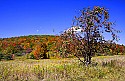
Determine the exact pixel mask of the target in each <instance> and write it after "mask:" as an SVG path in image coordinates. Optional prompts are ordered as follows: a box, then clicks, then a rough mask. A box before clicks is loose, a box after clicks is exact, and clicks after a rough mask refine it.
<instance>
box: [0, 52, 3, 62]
mask: <svg viewBox="0 0 125 81" xmlns="http://www.w3.org/2000/svg"><path fill="white" fill-rule="evenodd" d="M3 57H4V56H3V54H2V53H0V61H1V59H3Z"/></svg>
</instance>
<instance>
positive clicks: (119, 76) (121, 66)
mask: <svg viewBox="0 0 125 81" xmlns="http://www.w3.org/2000/svg"><path fill="white" fill-rule="evenodd" d="M124 76H125V55H115V56H98V57H93V58H92V64H90V65H89V66H85V65H83V64H82V63H80V62H79V60H78V59H77V58H63V59H59V58H58V59H41V60H34V59H26V58H25V57H24V56H22V57H17V58H16V59H15V60H10V61H4V60H3V61H0V81H124V80H125V77H124Z"/></svg>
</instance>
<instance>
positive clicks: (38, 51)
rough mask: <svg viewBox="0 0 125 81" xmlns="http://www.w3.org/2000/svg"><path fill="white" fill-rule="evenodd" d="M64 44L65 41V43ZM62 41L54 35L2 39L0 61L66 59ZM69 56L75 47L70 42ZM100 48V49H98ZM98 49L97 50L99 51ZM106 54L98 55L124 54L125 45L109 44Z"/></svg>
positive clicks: (0, 42) (68, 45)
mask: <svg viewBox="0 0 125 81" xmlns="http://www.w3.org/2000/svg"><path fill="white" fill-rule="evenodd" d="M63 42H64V41H63ZM60 44H62V41H61V39H60V37H59V36H54V35H29V36H20V37H11V38H1V39H0V59H8V60H9V59H14V57H16V56H22V55H27V58H32V59H41V58H50V57H64V55H63V54H62V52H61V49H64V48H63V47H59V46H60ZM66 47H67V50H66V53H67V56H66V57H71V56H72V55H71V53H73V52H74V48H73V47H74V46H73V44H71V43H70V42H68V43H67V44H66ZM98 48H99V47H98ZM98 48H97V49H98ZM104 49H105V50H106V52H103V53H100V50H98V53H97V54H96V55H114V54H116V55H117V54H124V49H125V47H124V45H118V44H115V43H107V45H106V47H105V48H104Z"/></svg>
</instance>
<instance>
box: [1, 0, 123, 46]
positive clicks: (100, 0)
mask: <svg viewBox="0 0 125 81" xmlns="http://www.w3.org/2000/svg"><path fill="white" fill-rule="evenodd" d="M88 6H90V7H93V6H102V7H106V8H108V9H109V14H110V20H111V21H113V22H115V23H116V26H115V27H114V28H115V29H118V30H121V31H122V32H121V33H120V34H118V35H119V36H120V39H121V40H120V41H119V42H118V43H119V44H124V45H125V39H124V37H125V27H124V26H125V25H124V23H125V0H0V38H3V37H14V36H24V35H36V34H59V32H61V31H63V30H65V29H68V28H69V27H71V25H72V19H73V18H74V16H75V15H77V13H78V12H79V10H81V9H82V8H85V7H88ZM53 31H54V32H53ZM107 38H108V36H107Z"/></svg>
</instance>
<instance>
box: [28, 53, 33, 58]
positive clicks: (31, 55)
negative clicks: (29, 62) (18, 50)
mask: <svg viewBox="0 0 125 81" xmlns="http://www.w3.org/2000/svg"><path fill="white" fill-rule="evenodd" d="M27 59H35V56H34V54H33V53H29V54H27Z"/></svg>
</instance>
